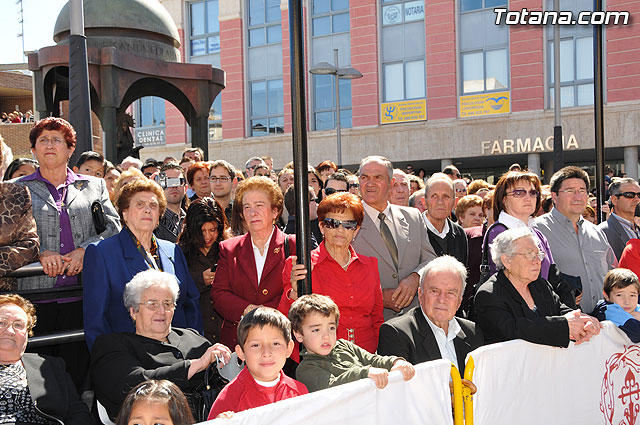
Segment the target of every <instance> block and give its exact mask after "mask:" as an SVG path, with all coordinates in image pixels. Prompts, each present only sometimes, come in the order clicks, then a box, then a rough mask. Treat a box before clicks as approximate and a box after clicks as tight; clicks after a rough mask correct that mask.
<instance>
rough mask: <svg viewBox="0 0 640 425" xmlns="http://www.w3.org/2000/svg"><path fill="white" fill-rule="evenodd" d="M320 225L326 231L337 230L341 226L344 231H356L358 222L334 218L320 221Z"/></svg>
mask: <svg viewBox="0 0 640 425" xmlns="http://www.w3.org/2000/svg"><path fill="white" fill-rule="evenodd" d="M322 224H324V227H326V228H327V229H337V228H338V227H340V225H342V227H344V229H345V230H356V229H357V228H358V222H357V221H356V220H337V219H335V218H328V217H327V218H325V219H324V220H322Z"/></svg>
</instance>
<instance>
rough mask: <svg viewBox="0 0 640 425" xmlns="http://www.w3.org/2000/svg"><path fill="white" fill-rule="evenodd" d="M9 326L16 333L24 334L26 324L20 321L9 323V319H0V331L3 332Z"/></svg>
mask: <svg viewBox="0 0 640 425" xmlns="http://www.w3.org/2000/svg"><path fill="white" fill-rule="evenodd" d="M9 326H11V327H12V328H13V330H14V331H16V332H24V331H25V330H26V329H27V324H26V323H25V322H23V321H22V320H16V321H15V322H9V319H6V318H4V317H3V318H1V319H0V330H5V329H7V328H8V327H9Z"/></svg>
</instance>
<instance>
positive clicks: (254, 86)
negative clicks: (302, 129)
mask: <svg viewBox="0 0 640 425" xmlns="http://www.w3.org/2000/svg"><path fill="white" fill-rule="evenodd" d="M249 85H250V93H251V108H250V109H251V136H267V135H270V134H281V133H284V105H283V96H284V93H283V91H282V79H281V78H280V79H277V80H265V81H252V82H251V83H249Z"/></svg>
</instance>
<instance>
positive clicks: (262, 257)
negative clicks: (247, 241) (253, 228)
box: [251, 226, 276, 286]
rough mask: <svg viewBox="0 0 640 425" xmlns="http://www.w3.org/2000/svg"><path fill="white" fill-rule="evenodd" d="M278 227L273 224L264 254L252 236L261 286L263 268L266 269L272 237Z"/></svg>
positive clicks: (254, 256)
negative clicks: (265, 264)
mask: <svg viewBox="0 0 640 425" xmlns="http://www.w3.org/2000/svg"><path fill="white" fill-rule="evenodd" d="M275 230H276V227H275V226H273V229H271V235H269V239H267V242H266V243H265V245H264V255H263V254H260V249H259V248H258V247H257V246H256V244H254V243H253V238H251V246H253V258H254V259H255V261H256V271H257V272H258V286H260V279H261V278H262V270H264V263H265V262H266V261H267V254H268V253H269V251H268V249H269V244H270V243H271V238H272V237H273V232H275Z"/></svg>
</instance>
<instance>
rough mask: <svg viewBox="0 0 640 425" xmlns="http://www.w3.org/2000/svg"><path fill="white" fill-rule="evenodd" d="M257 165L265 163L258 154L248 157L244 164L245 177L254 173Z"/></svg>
mask: <svg viewBox="0 0 640 425" xmlns="http://www.w3.org/2000/svg"><path fill="white" fill-rule="evenodd" d="M258 165H267V164H266V163H265V162H264V161H263V160H262V158H260V157H259V156H254V157H253V158H249V159H248V160H247V162H246V163H245V164H244V169H245V170H246V173H247V178H249V177H253V176H254V175H255V169H256V167H257V166H258ZM267 167H268V166H267Z"/></svg>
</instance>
